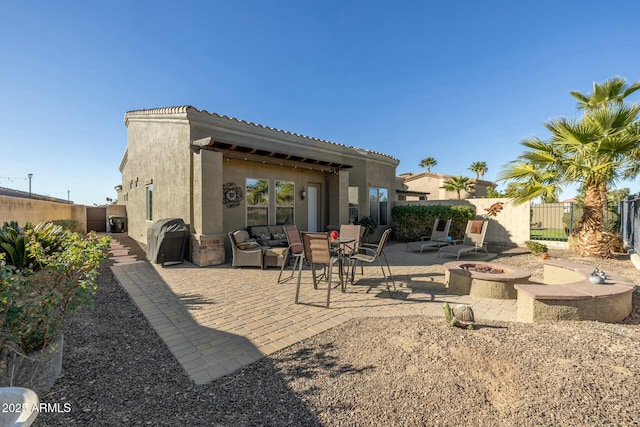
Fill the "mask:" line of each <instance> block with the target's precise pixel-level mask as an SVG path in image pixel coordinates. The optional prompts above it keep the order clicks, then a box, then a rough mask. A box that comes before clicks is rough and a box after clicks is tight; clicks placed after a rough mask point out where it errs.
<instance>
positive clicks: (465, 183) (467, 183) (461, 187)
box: [440, 176, 476, 200]
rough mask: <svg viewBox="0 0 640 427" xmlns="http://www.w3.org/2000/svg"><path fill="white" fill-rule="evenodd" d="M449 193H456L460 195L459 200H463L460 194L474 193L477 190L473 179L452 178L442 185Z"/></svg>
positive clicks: (463, 177) (464, 177)
mask: <svg viewBox="0 0 640 427" xmlns="http://www.w3.org/2000/svg"><path fill="white" fill-rule="evenodd" d="M440 188H443V189H445V190H447V191H455V192H456V193H458V200H460V199H461V196H460V193H461V192H462V191H467V192H472V191H473V190H475V189H476V186H475V184H474V183H473V182H471V178H468V177H466V176H452V177H451V178H449V179H447V180H446V181H445V182H443V183H442V187H440Z"/></svg>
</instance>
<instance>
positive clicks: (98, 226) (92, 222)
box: [87, 206, 107, 233]
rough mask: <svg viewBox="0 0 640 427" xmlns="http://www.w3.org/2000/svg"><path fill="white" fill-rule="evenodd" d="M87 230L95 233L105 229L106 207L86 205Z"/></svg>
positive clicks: (102, 231)
mask: <svg viewBox="0 0 640 427" xmlns="http://www.w3.org/2000/svg"><path fill="white" fill-rule="evenodd" d="M89 231H95V232H96V233H104V232H106V231H107V208H98V207H95V208H94V207H88V206H87V232H89Z"/></svg>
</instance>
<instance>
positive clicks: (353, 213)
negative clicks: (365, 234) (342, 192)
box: [349, 187, 360, 224]
mask: <svg viewBox="0 0 640 427" xmlns="http://www.w3.org/2000/svg"><path fill="white" fill-rule="evenodd" d="M358 190H359V188H358V187H349V224H355V223H356V222H357V221H358V219H359V215H360V212H359V207H360V203H359V198H358Z"/></svg>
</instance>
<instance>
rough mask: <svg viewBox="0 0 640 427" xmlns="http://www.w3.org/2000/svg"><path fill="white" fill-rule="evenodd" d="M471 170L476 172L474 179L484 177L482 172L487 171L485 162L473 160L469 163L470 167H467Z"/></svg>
mask: <svg viewBox="0 0 640 427" xmlns="http://www.w3.org/2000/svg"><path fill="white" fill-rule="evenodd" d="M469 170H470V171H471V172H475V173H476V181H477V180H479V179H481V178H484V174H485V173H487V172H488V171H489V168H487V162H473V163H471V167H470V168H469Z"/></svg>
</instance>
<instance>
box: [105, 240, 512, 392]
mask: <svg viewBox="0 0 640 427" xmlns="http://www.w3.org/2000/svg"><path fill="white" fill-rule="evenodd" d="M127 249H128V248H126V247H123V246H122V245H120V244H119V243H118V242H117V241H116V240H115V239H114V240H113V241H112V256H113V257H114V258H115V261H116V264H115V265H114V266H113V267H112V271H113V273H114V275H115V277H116V279H117V280H118V282H119V283H120V284H121V285H122V286H123V288H124V289H125V290H126V291H127V292H128V293H129V295H130V296H131V298H132V300H133V301H134V302H135V304H136V305H137V306H138V308H139V309H140V311H141V312H142V313H143V314H144V315H145V317H146V318H147V320H148V322H149V324H150V325H151V326H152V327H153V329H155V331H156V332H157V333H158V335H159V336H160V337H161V338H162V339H163V340H164V342H165V343H166V345H167V347H168V348H169V349H170V350H171V352H172V353H173V354H174V356H175V357H176V359H177V360H178V361H179V362H180V364H181V365H182V367H183V368H184V369H185V371H186V372H187V374H188V375H189V377H190V378H191V379H192V380H193V381H194V382H195V383H196V384H206V383H208V382H210V381H212V380H214V379H216V378H219V377H222V376H224V375H227V374H229V373H231V372H234V371H235V370H237V369H239V368H241V367H242V366H245V365H248V364H250V363H253V362H255V361H257V360H259V359H261V358H262V357H264V356H266V355H269V354H271V353H274V352H276V351H278V350H281V349H283V348H285V347H288V346H290V345H292V344H294V343H296V342H299V341H301V340H304V339H305V338H308V337H311V336H313V335H315V334H318V333H320V332H322V331H325V330H327V329H329V328H332V327H334V326H336V325H339V324H341V323H344V322H346V321H347V320H349V319H353V318H357V317H383V316H406V315H418V316H442V317H443V311H442V303H443V302H445V301H447V302H449V303H465V304H470V305H471V306H472V307H473V310H474V313H475V315H476V320H478V321H480V322H482V321H485V320H501V321H515V320H516V301H515V300H493V299H477V298H476V299H474V298H471V297H469V296H466V295H465V296H460V295H453V294H449V293H448V292H447V288H445V286H444V271H443V269H442V264H443V263H444V262H446V261H450V260H452V259H453V258H440V259H438V258H437V252H436V251H429V252H427V251H425V252H424V253H422V254H419V253H415V252H405V245H404V244H393V243H392V244H390V245H389V246H388V249H386V253H387V256H388V258H389V263H390V264H391V270H392V273H393V275H394V278H395V281H396V286H398V293H397V294H396V295H395V298H393V299H391V298H389V295H388V293H387V291H386V286H385V285H384V280H383V279H382V275H381V271H380V267H379V266H378V265H370V266H365V268H364V269H365V270H364V276H360V275H357V276H356V279H357V282H356V283H354V285H350V286H348V287H347V291H346V293H342V292H341V291H340V288H339V287H338V288H335V289H333V290H332V292H331V307H330V308H329V309H327V308H325V306H324V304H325V301H326V286H323V285H325V283H326V282H323V283H321V285H320V287H319V289H317V290H315V289H313V284H312V281H311V273H310V271H309V270H303V272H302V285H301V291H300V303H301V304H294V302H293V301H294V296H295V290H296V283H297V274H296V276H294V278H293V279H291V280H289V281H287V282H286V283H283V284H278V283H277V277H278V273H279V269H275V268H269V269H267V270H260V269H257V268H250V267H247V268H241V269H232V268H231V266H230V264H225V265H222V266H215V267H204V268H201V267H197V266H195V265H193V264H191V263H188V262H185V263H183V264H177V265H173V266H167V267H164V268H162V267H161V266H159V265H156V264H151V263H149V262H146V261H136V260H135V257H132V256H128V251H127ZM494 256H495V255H492V254H490V255H489V256H486V255H484V253H478V254H472V255H470V256H469V257H467V259H474V260H483V261H484V260H488V259H491V258H493V257H494ZM370 286H371V287H372V288H371V291H370V292H368V293H367V290H368V289H369V287H370ZM443 321H444V320H443Z"/></svg>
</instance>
